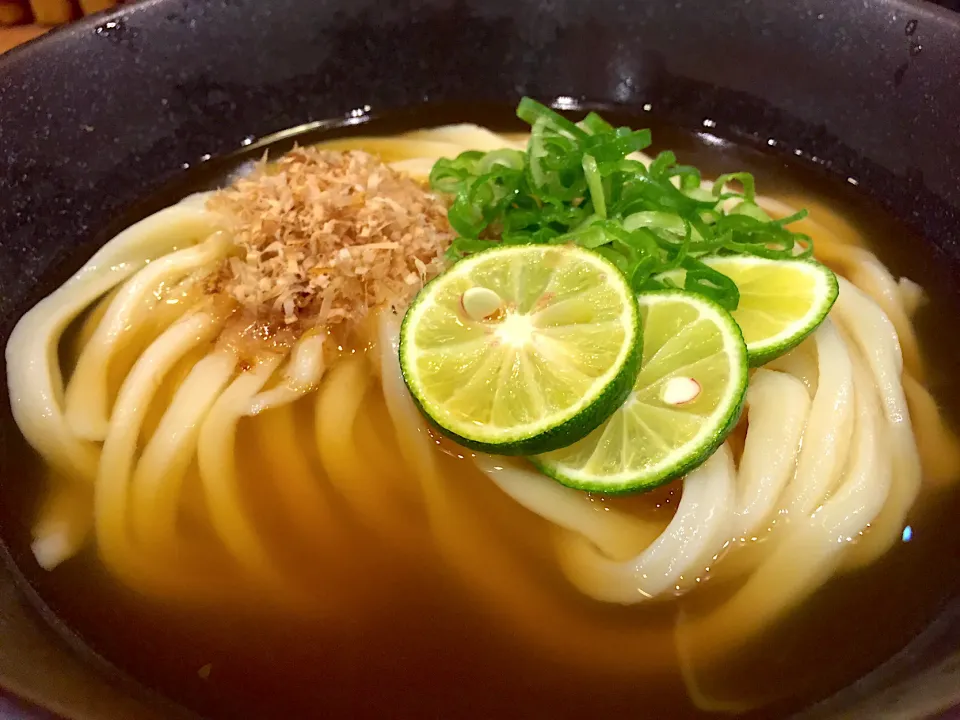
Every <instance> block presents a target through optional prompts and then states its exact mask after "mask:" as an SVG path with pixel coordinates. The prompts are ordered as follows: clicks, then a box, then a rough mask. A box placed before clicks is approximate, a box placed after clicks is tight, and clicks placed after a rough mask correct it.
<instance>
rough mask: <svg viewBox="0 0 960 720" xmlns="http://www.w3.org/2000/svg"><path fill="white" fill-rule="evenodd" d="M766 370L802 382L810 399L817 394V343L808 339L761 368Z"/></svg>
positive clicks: (812, 339)
mask: <svg viewBox="0 0 960 720" xmlns="http://www.w3.org/2000/svg"><path fill="white" fill-rule="evenodd" d="M763 367H764V368H765V369H767V370H777V371H779V372H784V373H787V374H788V375H792V376H793V377H795V378H797V379H798V380H799V381H800V382H802V383H803V384H804V385H805V386H806V388H807V393H808V394H809V395H810V397H811V398H812V397H814V396H816V394H817V380H818V379H819V378H818V375H819V370H817V341H816V339H815V338H813V337H808V338H807V339H806V340H804V341H803V342H802V343H800V344H799V345H797V346H796V347H795V348H794V349H793V350H791V351H790V352H788V353H787V354H786V355H781V356H780V357H778V358H775V359H773V360H771V361H770V362H768V363H767V364H766V365H764V366H763Z"/></svg>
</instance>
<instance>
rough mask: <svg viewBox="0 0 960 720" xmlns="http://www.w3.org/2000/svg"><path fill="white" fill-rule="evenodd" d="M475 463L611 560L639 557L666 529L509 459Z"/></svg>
mask: <svg viewBox="0 0 960 720" xmlns="http://www.w3.org/2000/svg"><path fill="white" fill-rule="evenodd" d="M475 462H476V465H477V467H478V468H480V470H481V471H482V472H483V473H484V474H485V475H486V476H487V477H488V478H490V479H491V480H492V481H493V482H494V483H495V484H496V486H497V487H499V488H500V489H501V490H502V491H503V492H505V493H506V494H507V495H509V496H510V497H511V498H513V499H514V500H515V501H516V502H518V503H520V504H521V505H523V507H525V508H527V510H529V511H530V512H532V513H534V514H535V515H539V516H540V517H542V518H544V519H545V520H549V521H550V522H552V523H553V524H554V525H557V526H558V527H561V528H564V529H566V530H569V531H571V532H574V533H577V534H578V535H581V536H583V537H584V538H585V539H586V540H589V541H590V542H592V543H593V544H594V545H596V546H597V549H598V550H600V552H602V553H603V554H604V555H606V556H607V557H609V558H615V559H621V558H624V557H628V556H629V555H630V554H636V552H637V551H638V550H639V549H641V548H643V547H645V546H646V545H648V544H649V543H650V542H652V541H653V540H655V539H656V538H657V536H658V535H659V534H660V532H661V530H662V525H661V524H659V523H652V522H644V521H643V520H641V519H640V518H632V517H629V516H628V515H625V514H623V513H620V512H617V511H616V510H611V509H609V508H606V507H603V506H602V505H601V504H599V503H594V502H592V501H591V499H590V497H589V496H588V495H587V494H586V493H584V492H581V491H580V490H574V489H572V488H568V487H564V486H563V485H561V484H560V483H558V482H556V481H555V480H551V479H550V478H548V477H547V476H546V475H544V474H543V473H540V472H538V471H537V470H535V469H533V468H531V467H519V466H518V465H516V464H515V463H514V462H513V461H511V460H510V459H508V458H501V457H494V456H493V455H486V454H484V453H478V454H477V455H476V457H475Z"/></svg>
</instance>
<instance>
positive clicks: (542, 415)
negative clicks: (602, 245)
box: [400, 245, 641, 455]
mask: <svg viewBox="0 0 960 720" xmlns="http://www.w3.org/2000/svg"><path fill="white" fill-rule="evenodd" d="M640 337H641V333H640V320H639V311H638V308H637V301H636V298H635V296H634V293H633V291H632V290H631V289H630V286H629V284H628V283H627V281H626V278H625V277H624V276H623V274H622V273H621V272H620V271H619V270H618V269H617V268H616V266H614V265H613V264H612V263H610V262H609V261H608V260H606V259H605V258H603V257H601V256H600V255H598V254H596V253H594V252H591V251H589V250H585V249H583V248H579V247H574V246H566V245H564V246H561V245H556V246H549V245H520V246H511V247H503V246H501V247H497V248H495V249H491V250H486V251H484V252H480V253H477V254H476V255H473V256H471V257H469V258H467V259H465V260H461V261H460V262H459V263H457V264H456V265H454V266H453V267H452V268H451V269H450V270H449V271H447V272H446V273H444V274H443V275H440V276H439V277H437V278H435V279H434V280H432V281H431V282H429V283H428V284H427V285H426V286H425V287H424V288H423V290H422V291H421V292H420V294H419V295H418V296H417V297H416V299H415V300H414V302H413V304H412V305H411V306H410V308H409V309H408V310H407V314H406V316H405V317H404V320H403V326H402V328H401V333H400V366H401V368H402V370H403V376H404V380H405V381H406V383H407V387H408V388H409V389H410V392H411V394H412V395H413V397H414V399H415V400H416V402H417V404H418V405H419V406H420V409H421V411H422V412H423V413H424V415H426V416H427V417H428V418H429V419H430V420H431V421H433V423H434V424H435V425H437V426H438V427H439V428H440V429H441V430H442V431H443V432H444V433H445V434H447V435H450V436H451V437H453V438H454V439H455V440H457V441H459V442H460V443H462V444H464V445H466V446H468V447H471V448H474V449H479V450H485V451H490V452H495V453H499V454H508V455H527V454H533V453H539V452H545V451H547V450H553V449H555V448H558V447H563V446H565V445H569V444H571V443H573V442H576V441H577V440H579V439H581V438H583V437H585V436H586V435H587V434H588V433H589V432H590V431H591V430H593V429H595V428H596V427H597V426H598V425H600V423H602V422H603V421H604V420H606V419H607V418H608V417H609V416H610V414H611V413H613V412H614V411H615V410H616V409H617V408H618V407H619V406H620V405H621V404H622V403H623V401H624V399H625V398H626V397H627V395H628V394H629V393H630V390H631V388H632V387H633V383H634V380H636V377H637V371H638V368H639V363H640Z"/></svg>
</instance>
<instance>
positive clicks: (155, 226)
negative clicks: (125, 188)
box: [6, 204, 217, 481]
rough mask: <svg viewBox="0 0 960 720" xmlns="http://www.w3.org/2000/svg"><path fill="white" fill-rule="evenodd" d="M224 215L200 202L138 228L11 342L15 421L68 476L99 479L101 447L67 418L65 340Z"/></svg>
mask: <svg viewBox="0 0 960 720" xmlns="http://www.w3.org/2000/svg"><path fill="white" fill-rule="evenodd" d="M216 230H217V217H216V216H215V215H213V214H211V213H209V212H207V211H206V210H204V209H202V208H200V207H199V206H196V205H192V204H191V205H186V206H180V205H174V206H173V207H170V208H167V209H166V210H161V211H160V212H158V213H156V214H154V215H151V216H150V217H148V218H146V219H145V220H141V221H140V222H138V223H137V224H135V225H132V226H131V227H129V228H128V229H126V230H124V231H123V232H122V233H120V234H119V235H117V236H116V237H115V238H113V240H111V241H110V242H108V243H107V244H106V245H104V246H103V247H102V248H101V249H100V250H99V251H98V252H97V253H96V254H95V255H94V256H93V257H92V258H90V260H89V261H88V262H87V263H86V264H85V265H84V266H83V267H82V268H81V269H80V270H79V271H78V272H77V273H76V274H75V275H73V277H71V278H70V279H69V280H68V281H67V282H65V283H64V284H63V285H61V286H60V287H59V288H58V289H57V290H56V291H54V292H53V293H52V294H50V295H48V296H47V297H46V298H44V299H43V300H41V301H40V302H39V303H38V304H37V305H36V306H34V308H33V309H32V310H30V312H28V313H27V314H26V315H24V316H23V317H22V318H21V319H20V321H19V322H18V323H17V326H16V327H15V328H14V330H13V333H12V334H11V335H10V340H9V342H8V343H7V348H6V357H7V387H8V389H9V391H10V404H11V408H12V410H13V417H14V420H16V423H17V425H18V426H19V427H20V431H21V432H22V433H23V436H24V437H25V438H26V440H27V442H28V443H30V445H32V446H33V448H34V449H35V450H36V451H37V452H39V453H40V454H41V455H42V456H43V457H44V459H46V461H47V462H49V463H50V464H51V465H53V466H54V467H55V468H57V469H58V470H60V471H61V472H63V473H64V474H65V475H66V476H68V477H79V478H85V479H88V480H91V481H92V480H93V478H94V477H95V476H96V473H97V450H96V446H95V445H93V444H92V443H89V442H86V441H84V440H82V439H81V438H78V437H77V436H76V434H75V433H74V432H73V430H72V429H71V428H70V425H69V424H68V423H67V421H66V418H65V417H64V415H63V393H64V388H63V374H62V372H61V370H60V364H59V362H58V360H57V347H58V345H59V342H60V336H61V335H62V334H63V332H64V330H65V329H66V328H67V326H68V325H69V324H70V323H71V322H72V321H73V320H74V319H75V318H76V317H77V316H78V315H80V313H82V312H83V311H84V310H85V309H86V308H87V307H88V306H89V305H90V304H91V303H92V302H94V301H95V300H96V299H97V298H99V297H100V296H102V295H104V294H105V293H107V292H109V291H110V290H112V289H113V288H114V287H116V286H117V285H119V284H120V283H121V282H123V281H124V280H126V279H127V278H128V277H130V276H131V275H132V274H133V273H135V272H136V271H137V270H139V269H140V268H141V267H143V265H144V264H145V263H147V262H149V261H150V260H152V259H154V258H157V257H160V256H161V255H164V254H166V253H168V252H171V251H172V250H175V249H176V248H178V247H185V246H187V245H192V244H194V243H196V242H199V241H201V240H204V239H206V238H207V237H209V236H210V235H211V234H212V233H214V232H216Z"/></svg>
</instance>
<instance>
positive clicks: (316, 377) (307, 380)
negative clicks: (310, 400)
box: [244, 335, 325, 415]
mask: <svg viewBox="0 0 960 720" xmlns="http://www.w3.org/2000/svg"><path fill="white" fill-rule="evenodd" d="M324 339H325V336H324V335H307V336H305V337H303V338H301V339H300V340H299V341H298V342H297V344H296V345H294V347H293V350H292V351H291V352H290V359H289V360H288V361H287V364H286V367H284V369H283V376H282V377H281V379H280V382H279V383H278V384H277V385H276V386H275V387H272V388H270V389H269V390H264V391H263V392H260V393H257V394H256V395H255V396H254V397H253V399H252V400H251V401H250V407H248V408H247V410H246V413H244V414H245V415H259V414H260V413H262V412H264V411H265V410H269V409H270V408H275V407H279V406H280V405H286V404H288V403H292V402H294V401H296V400H298V399H300V398H301V397H303V396H304V395H306V394H307V393H308V392H310V391H312V390H316V388H317V386H318V385H319V384H320V380H321V379H322V378H323V372H324V362H323V341H324Z"/></svg>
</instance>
